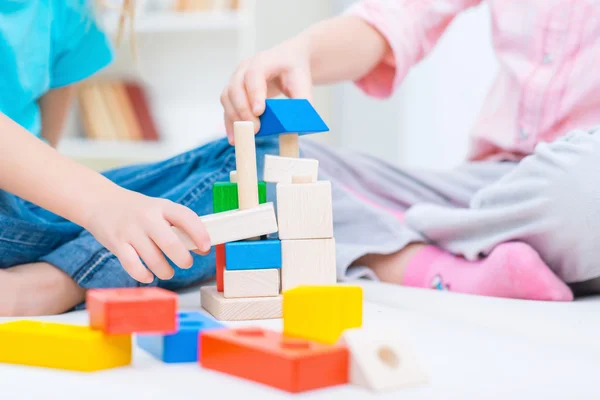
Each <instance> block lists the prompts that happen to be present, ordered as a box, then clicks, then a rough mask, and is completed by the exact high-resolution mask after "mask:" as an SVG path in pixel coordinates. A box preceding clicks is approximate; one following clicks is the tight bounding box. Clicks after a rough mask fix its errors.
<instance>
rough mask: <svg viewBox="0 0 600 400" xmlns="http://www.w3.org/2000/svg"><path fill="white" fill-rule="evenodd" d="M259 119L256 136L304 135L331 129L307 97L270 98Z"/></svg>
mask: <svg viewBox="0 0 600 400" xmlns="http://www.w3.org/2000/svg"><path fill="white" fill-rule="evenodd" d="M259 119H260V130H259V131H258V133H257V134H256V136H270V135H279V134H282V133H298V134H301V135H304V134H307V133H316V132H326V131H328V130H329V128H328V127H327V125H326V124H325V122H324V121H323V120H322V119H321V117H320V116H319V113H317V111H316V110H315V109H314V108H313V106H312V105H311V104H310V102H309V101H308V100H306V99H268V100H267V101H266V104H265V112H264V113H263V114H262V115H261V116H260V117H259Z"/></svg>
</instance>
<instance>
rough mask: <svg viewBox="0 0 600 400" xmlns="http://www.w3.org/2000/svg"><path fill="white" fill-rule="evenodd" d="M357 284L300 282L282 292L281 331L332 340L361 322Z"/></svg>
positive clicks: (359, 288)
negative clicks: (316, 284) (299, 284)
mask: <svg viewBox="0 0 600 400" xmlns="http://www.w3.org/2000/svg"><path fill="white" fill-rule="evenodd" d="M362 297H363V296H362V288H361V287H360V286H346V285H335V286H300V287H297V288H295V289H291V290H287V291H284V292H283V333H284V334H286V335H288V336H292V337H299V338H302V339H308V340H315V341H317V342H321V343H327V344H332V343H335V342H337V340H338V339H339V338H340V336H341V335H342V333H343V332H344V331H345V330H346V329H350V328H360V327H361V326H362Z"/></svg>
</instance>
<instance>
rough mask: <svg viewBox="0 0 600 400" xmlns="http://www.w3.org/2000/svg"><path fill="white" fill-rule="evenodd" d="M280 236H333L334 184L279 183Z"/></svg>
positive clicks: (281, 237) (292, 237)
mask: <svg viewBox="0 0 600 400" xmlns="http://www.w3.org/2000/svg"><path fill="white" fill-rule="evenodd" d="M277 218H278V221H279V239H325V238H331V237H333V206H332V201H331V183H330V182H328V181H319V182H315V183H304V184H301V185H298V184H293V183H279V184H277Z"/></svg>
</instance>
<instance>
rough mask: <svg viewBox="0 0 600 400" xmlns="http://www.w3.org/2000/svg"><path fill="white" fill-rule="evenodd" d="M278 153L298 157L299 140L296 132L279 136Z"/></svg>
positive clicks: (283, 155)
mask: <svg viewBox="0 0 600 400" xmlns="http://www.w3.org/2000/svg"><path fill="white" fill-rule="evenodd" d="M279 155H280V156H282V157H295V158H298V157H300V142H299V140H298V134H297V133H288V134H285V135H280V136H279Z"/></svg>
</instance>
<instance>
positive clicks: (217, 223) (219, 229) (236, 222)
mask: <svg viewBox="0 0 600 400" xmlns="http://www.w3.org/2000/svg"><path fill="white" fill-rule="evenodd" d="M200 219H201V220H202V222H203V223H204V228H205V229H206V231H207V232H208V236H209V237H210V243H211V244H212V245H213V246H216V245H218V244H222V243H227V242H235V241H237V240H245V239H249V238H253V237H256V236H262V235H268V234H269V233H275V232H277V219H276V218H275V209H274V208H273V203H265V204H261V205H259V206H258V207H255V208H251V209H249V210H233V211H225V212H221V213H217V214H210V215H205V216H203V217H200ZM172 229H173V231H174V232H175V234H176V235H177V236H178V237H179V239H180V240H182V241H183V243H184V244H185V245H186V247H187V248H188V249H189V250H194V249H195V248H196V245H195V244H194V243H193V242H192V240H191V239H190V238H189V236H188V235H186V234H185V233H184V232H183V231H181V230H180V229H179V228H177V227H172Z"/></svg>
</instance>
